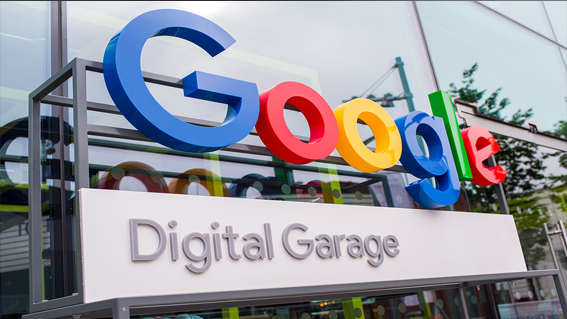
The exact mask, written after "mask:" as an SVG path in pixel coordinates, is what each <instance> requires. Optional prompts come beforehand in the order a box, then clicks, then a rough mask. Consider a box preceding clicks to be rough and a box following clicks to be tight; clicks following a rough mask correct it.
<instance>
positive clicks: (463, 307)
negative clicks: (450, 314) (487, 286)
mask: <svg viewBox="0 0 567 319" xmlns="http://www.w3.org/2000/svg"><path fill="white" fill-rule="evenodd" d="M459 311H460V312H461V318H462V319H469V311H468V308H467V298H466V295H465V288H464V287H461V288H459Z"/></svg>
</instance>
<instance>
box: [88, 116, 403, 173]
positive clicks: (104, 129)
mask: <svg viewBox="0 0 567 319" xmlns="http://www.w3.org/2000/svg"><path fill="white" fill-rule="evenodd" d="M88 132H89V134H90V135H94V136H105V137H113V138H122V139H130V140H137V141H147V142H151V141H152V140H151V139H149V138H148V137H147V136H145V135H144V134H142V133H141V132H139V131H136V130H131V129H124V128H117V127H110V126H102V125H93V124H89V125H88ZM146 148H148V147H147V146H146ZM222 150H223V151H229V152H236V153H246V154H256V155H266V156H273V154H272V152H270V150H269V149H268V148H267V147H264V146H257V145H248V144H241V143H237V144H232V145H229V146H227V147H225V148H223V149H222ZM181 154H183V152H181ZM318 162H320V163H328V164H337V165H348V163H347V162H345V160H344V159H343V158H342V157H340V156H327V157H325V158H323V159H321V160H319V161H318ZM290 168H292V167H290ZM384 171H390V172H399V173H407V171H406V169H405V168H404V167H403V166H401V165H395V166H393V167H390V168H387V169H385V170H384Z"/></svg>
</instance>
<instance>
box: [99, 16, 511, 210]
mask: <svg viewBox="0 0 567 319" xmlns="http://www.w3.org/2000/svg"><path fill="white" fill-rule="evenodd" d="M157 36H173V37H178V38H182V39H185V40H187V41H190V42H192V43H194V44H196V45H198V46H199V47H201V48H202V49H203V50H205V51H206V52H207V53H209V54H210V55H211V56H213V57H214V56H215V55H217V54H219V53H221V52H222V51H224V50H226V49H227V48H228V47H230V46H231V45H232V44H233V43H234V42H235V40H234V39H233V38H232V37H231V36H230V35H229V34H228V33H227V32H226V31H225V30H223V29H222V28H221V27H219V26H218V25H216V24H215V23H213V22H211V21H209V20H207V19H205V18H203V17H201V16H198V15H195V14H193V13H190V12H185V11H179V10H169V9H165V10H156V11H150V12H147V13H144V14H142V15H140V16H138V17H136V18H135V19H133V20H132V21H131V22H130V23H128V25H126V26H125V27H124V29H122V30H121V31H120V32H119V33H118V34H117V35H115V36H114V37H113V38H112V39H111V40H110V43H109V44H108V46H107V48H106V52H105V54H104V63H103V68H104V79H105V82H106V86H107V88H108V92H109V93H110V96H111V97H112V99H113V101H114V103H115V104H116V107H117V108H118V109H119V110H120V111H121V112H122V114H123V115H124V117H126V119H127V120H128V121H129V122H130V123H131V124H132V125H134V127H136V128H137V129H138V130H139V131H140V132H142V133H143V134H145V135H146V136H147V137H149V138H151V139H152V140H154V141H156V142H158V143H160V144H162V145H165V146H167V147H170V148H173V149H176V150H180V151H186V152H193V153H205V152H211V151H215V150H218V149H221V148H223V147H225V146H228V145H231V144H234V143H237V142H238V141H240V140H242V139H243V138H244V137H246V136H247V135H248V134H249V133H250V132H251V131H252V129H253V128H254V126H255V127H256V131H257V132H258V135H259V137H260V139H261V140H262V142H263V143H264V144H265V145H266V147H267V148H268V149H269V150H270V151H271V152H272V153H273V154H274V155H276V156H277V157H279V158H280V159H282V160H284V161H286V162H289V163H293V164H307V163H310V162H312V161H315V160H319V159H322V158H324V157H326V156H328V155H330V154H331V153H332V151H333V150H334V149H335V148H336V149H337V151H338V152H339V154H340V155H341V156H342V157H343V158H344V160H345V161H346V162H347V163H348V164H349V165H351V166H353V167H354V168H356V169H358V170H360V171H363V172H368V173H372V172H376V171H379V170H382V169H386V168H389V167H392V166H394V165H395V164H396V163H397V162H398V161H400V162H401V163H402V165H403V166H404V167H405V168H406V170H407V171H408V172H409V173H411V174H413V175H414V176H416V177H418V178H421V180H419V181H417V182H414V183H412V184H410V185H409V186H407V187H406V190H407V192H408V193H409V195H410V196H411V197H412V199H413V200H414V201H415V202H416V203H418V204H419V205H421V206H423V207H426V208H438V207H442V206H447V205H451V204H453V203H455V202H456V201H457V199H458V197H459V193H460V188H459V180H471V181H472V182H473V183H475V184H477V185H479V186H488V185H493V184H497V183H501V182H502V181H504V179H505V178H506V171H504V169H502V167H500V166H495V167H491V168H487V167H485V166H484V165H483V164H482V161H483V160H485V159H487V158H488V157H490V156H492V155H493V154H495V153H496V152H498V151H499V150H500V148H499V146H498V144H497V143H496V140H495V139H494V137H493V136H492V135H491V134H490V133H489V132H488V131H487V130H486V129H484V128H482V127H480V126H473V127H470V128H467V129H465V130H463V131H462V132H461V131H460V130H459V127H458V123H457V119H456V116H455V112H454V109H453V104H452V101H451V97H450V96H449V94H448V93H447V92H445V91H437V92H435V93H432V94H430V95H429V99H430V103H431V106H432V109H433V114H434V116H430V115H428V114H427V113H424V112H420V111H416V112H412V113H410V114H407V115H405V116H402V117H400V118H398V119H396V120H395V121H394V120H393V119H392V117H391V116H390V115H389V114H388V113H387V112H386V111H385V110H384V109H383V108H382V107H381V106H380V105H378V104H377V103H375V102H373V101H371V100H368V99H363V98H358V99H354V100H352V101H349V102H348V103H345V104H343V105H341V106H338V107H337V108H336V109H335V110H334V111H333V110H332V109H331V108H330V107H329V105H328V104H327V102H326V101H325V99H324V98H323V97H322V96H321V95H319V94H318V93H317V92H315V91H314V90H313V89H312V88H310V87H308V86H306V85H303V84H301V83H297V82H283V83H280V84H278V85H276V86H275V87H274V88H272V89H269V90H267V91H265V92H263V93H260V94H259V93H258V89H257V86H256V84H255V83H250V82H245V81H241V80H237V79H233V78H227V77H222V76H218V75H214V74H209V73H204V72H199V71H195V72H193V73H191V74H190V75H188V76H186V77H185V78H183V89H184V95H185V96H187V97H192V98H196V99H202V100H207V101H214V102H218V103H225V104H228V106H229V107H228V112H227V115H226V118H225V119H224V122H223V124H222V125H220V126H218V127H200V126H195V125H192V124H189V123H185V122H183V121H181V120H179V119H177V118H176V117H175V116H173V115H172V114H170V113H169V112H167V111H166V110H165V109H164V108H163V107H162V106H161V105H160V104H159V103H158V102H157V101H156V100H155V98H154V97H153V96H152V95H151V93H150V92H149V90H148V88H147V86H146V84H145V82H144V79H143V76H142V71H141V67H140V58H141V53H142V48H143V46H144V43H145V42H146V40H148V39H149V38H151V37H157ZM286 103H288V104H291V105H293V106H295V107H296V108H297V109H299V110H300V111H301V112H302V113H303V114H304V116H305V118H306V119H307V121H308V123H309V127H310V139H309V142H308V143H304V142H302V141H300V140H298V139H297V138H295V136H293V134H292V133H291V132H290V130H289V128H288V127H287V125H286V123H285V120H284V117H283V108H284V105H285V104H286ZM358 119H361V120H363V121H364V122H365V123H366V124H367V125H369V127H370V128H371V129H372V132H373V133H374V135H375V137H376V150H375V151H374V152H373V151H371V150H370V149H368V148H367V147H366V146H365V145H364V143H363V142H362V140H361V139H360V136H359V135H358V131H357V128H356V125H357V121H358ZM417 134H419V135H421V136H422V137H423V138H424V139H425V141H426V143H427V146H428V148H429V157H427V156H426V155H425V154H424V153H423V152H422V151H421V149H420V147H419V144H418V140H417ZM469 163H471V164H469ZM429 178H435V179H436V186H433V185H432V184H431V183H430V181H429V180H428V179H429Z"/></svg>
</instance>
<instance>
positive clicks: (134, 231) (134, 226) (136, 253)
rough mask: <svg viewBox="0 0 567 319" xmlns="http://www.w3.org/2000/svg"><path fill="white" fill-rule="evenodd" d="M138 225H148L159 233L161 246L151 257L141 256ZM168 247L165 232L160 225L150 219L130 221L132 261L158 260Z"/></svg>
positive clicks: (133, 219)
mask: <svg viewBox="0 0 567 319" xmlns="http://www.w3.org/2000/svg"><path fill="white" fill-rule="evenodd" d="M138 225H147V226H150V227H153V228H154V229H155V230H156V232H157V233H158V237H159V245H158V248H157V249H156V251H154V252H153V253H151V254H149V255H140V246H139V244H138ZM165 246H166V240H165V231H164V230H163V228H161V226H160V225H158V223H156V222H154V221H153V220H149V219H136V218H132V219H130V247H131V251H132V261H140V260H154V259H156V258H158V257H159V256H160V255H161V254H162V253H163V252H164V251H165Z"/></svg>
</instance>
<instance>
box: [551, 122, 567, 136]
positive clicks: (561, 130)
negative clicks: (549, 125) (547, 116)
mask: <svg viewBox="0 0 567 319" xmlns="http://www.w3.org/2000/svg"><path fill="white" fill-rule="evenodd" d="M551 133H553V134H556V135H559V136H563V137H564V138H567V121H564V120H561V121H559V122H557V123H555V124H554V125H553V131H551Z"/></svg>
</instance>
